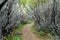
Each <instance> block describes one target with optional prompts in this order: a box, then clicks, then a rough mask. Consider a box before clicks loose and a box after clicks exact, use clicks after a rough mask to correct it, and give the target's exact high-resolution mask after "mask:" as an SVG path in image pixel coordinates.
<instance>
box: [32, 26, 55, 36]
mask: <svg viewBox="0 0 60 40" xmlns="http://www.w3.org/2000/svg"><path fill="white" fill-rule="evenodd" d="M31 30H32V32H33V33H35V34H37V35H40V36H46V35H47V34H51V35H52V36H55V35H56V33H55V32H53V31H51V30H45V29H44V30H43V29H42V30H40V31H37V30H36V29H35V26H34V25H33V26H32V27H31Z"/></svg>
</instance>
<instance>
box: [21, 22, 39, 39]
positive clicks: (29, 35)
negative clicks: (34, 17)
mask: <svg viewBox="0 0 60 40" xmlns="http://www.w3.org/2000/svg"><path fill="white" fill-rule="evenodd" d="M32 26H33V23H31V24H27V25H26V26H25V27H24V29H23V32H22V40H39V38H37V36H36V35H35V34H34V33H33V32H32V31H31V27H32Z"/></svg>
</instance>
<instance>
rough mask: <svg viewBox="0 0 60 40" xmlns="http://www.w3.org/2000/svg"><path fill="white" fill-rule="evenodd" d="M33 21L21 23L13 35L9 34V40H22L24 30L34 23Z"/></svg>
mask: <svg viewBox="0 0 60 40" xmlns="http://www.w3.org/2000/svg"><path fill="white" fill-rule="evenodd" d="M32 22H33V21H32V20H29V21H28V22H26V23H21V24H20V25H19V26H18V27H17V28H15V29H14V32H13V34H9V35H7V36H6V38H7V40H22V30H23V28H24V26H25V25H26V24H29V23H32ZM16 32H19V34H18V35H16Z"/></svg>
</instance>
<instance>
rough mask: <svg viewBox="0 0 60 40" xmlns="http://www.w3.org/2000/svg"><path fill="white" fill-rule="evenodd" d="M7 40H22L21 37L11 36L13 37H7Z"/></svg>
mask: <svg viewBox="0 0 60 40" xmlns="http://www.w3.org/2000/svg"><path fill="white" fill-rule="evenodd" d="M7 40H22V37H21V35H15V34H14V35H13V37H12V36H11V35H8V36H7Z"/></svg>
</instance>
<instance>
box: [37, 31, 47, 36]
mask: <svg viewBox="0 0 60 40" xmlns="http://www.w3.org/2000/svg"><path fill="white" fill-rule="evenodd" d="M38 34H39V35H41V36H44V35H46V32H44V31H42V30H41V31H39V32H38Z"/></svg>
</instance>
